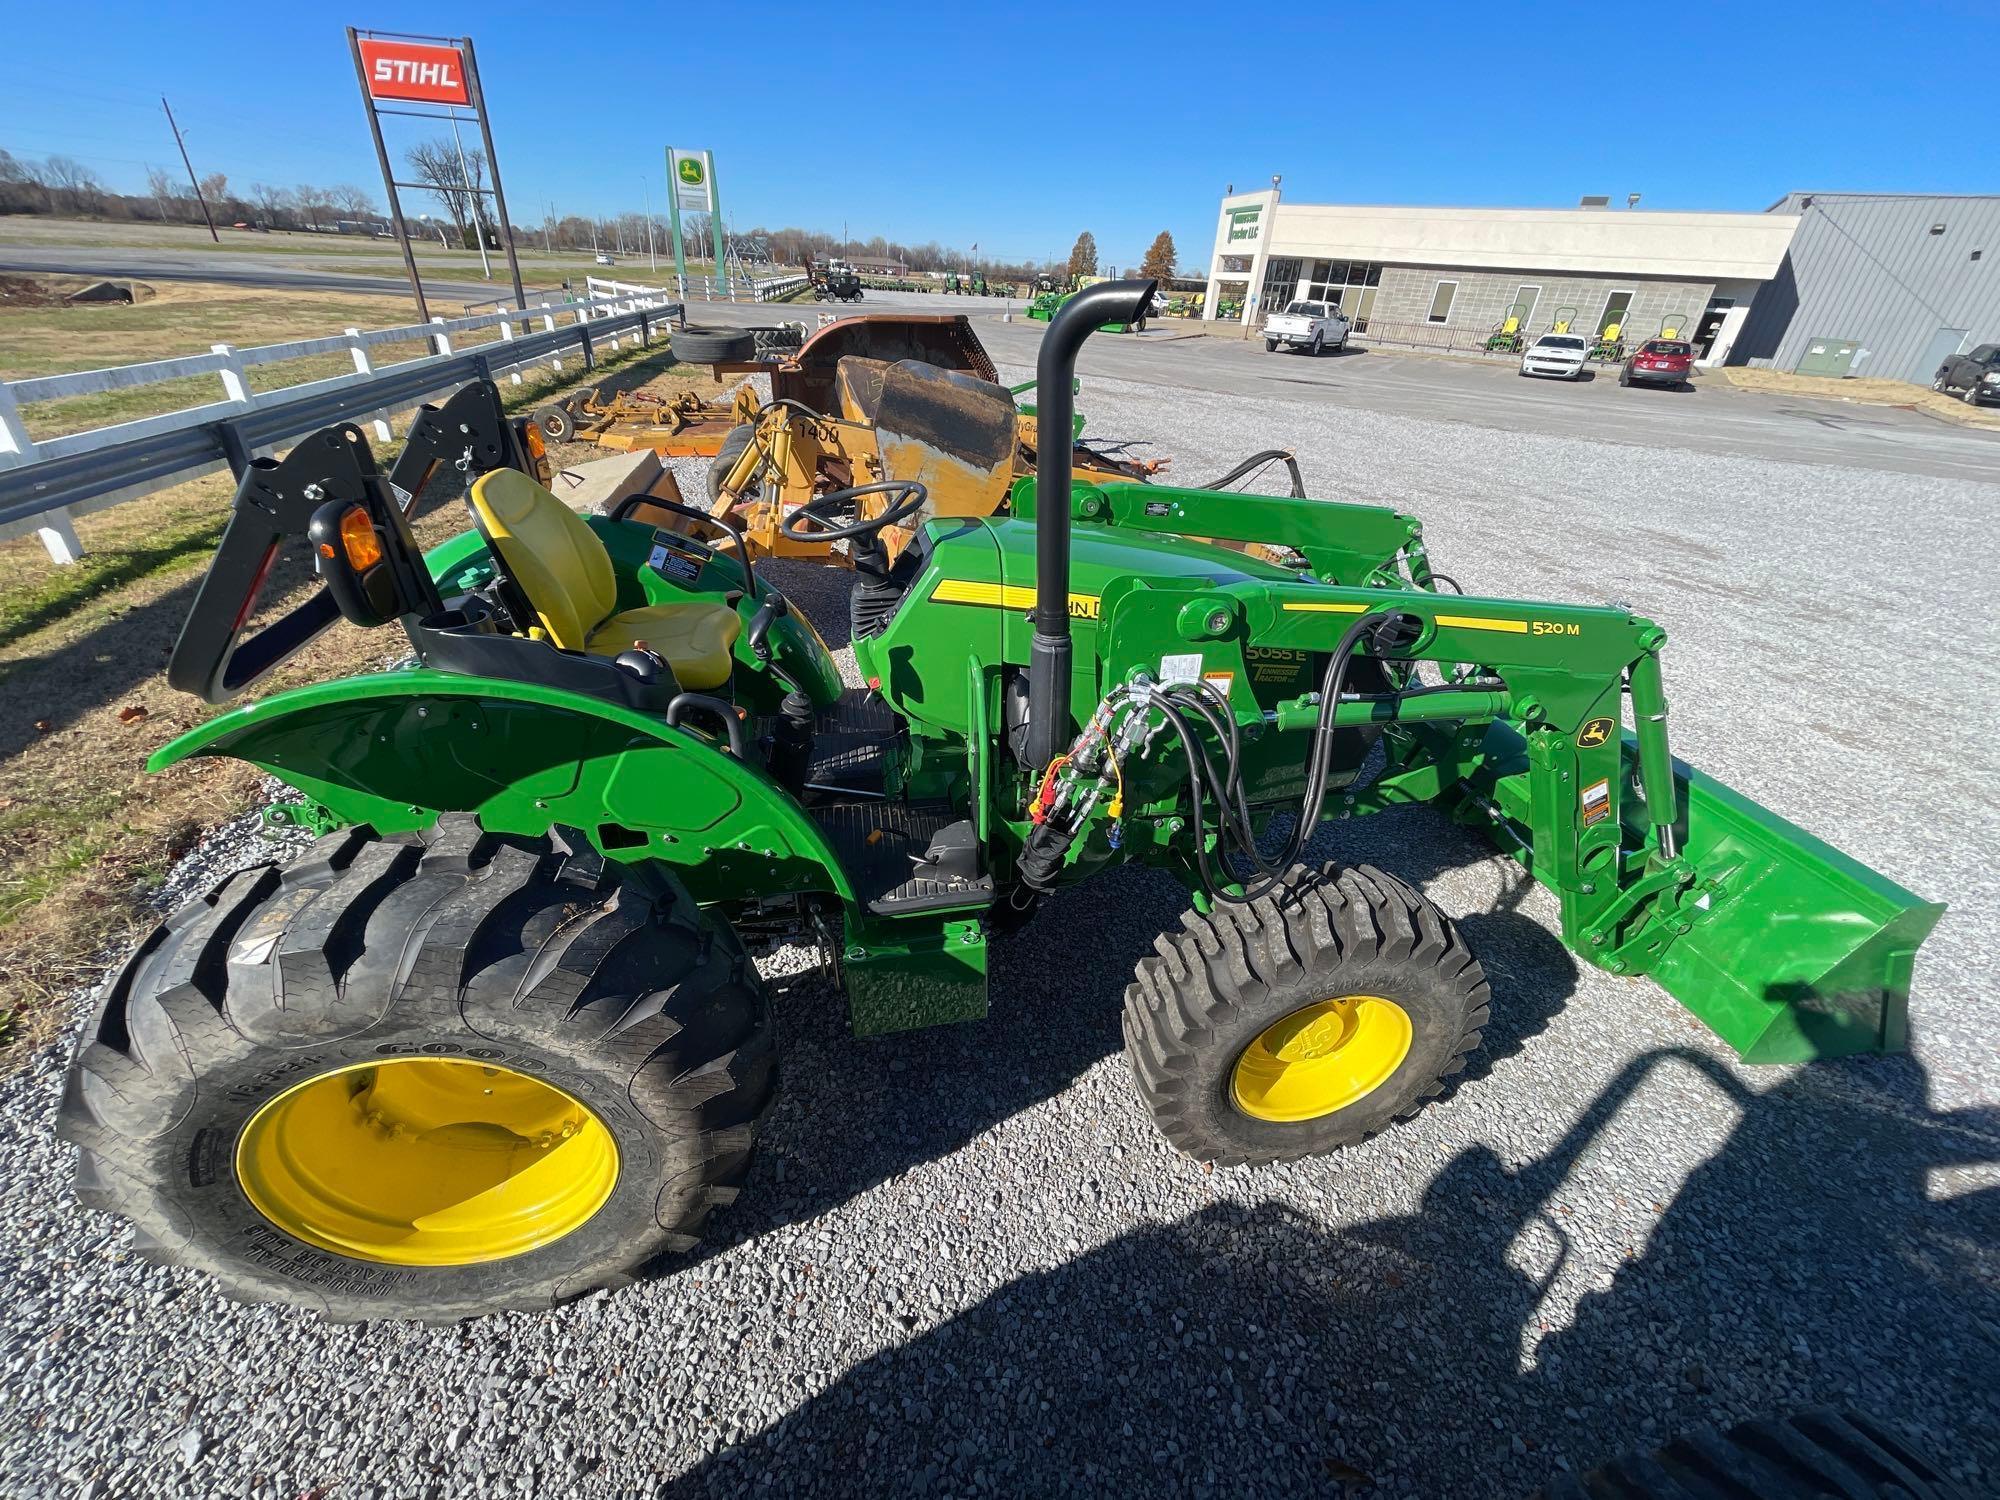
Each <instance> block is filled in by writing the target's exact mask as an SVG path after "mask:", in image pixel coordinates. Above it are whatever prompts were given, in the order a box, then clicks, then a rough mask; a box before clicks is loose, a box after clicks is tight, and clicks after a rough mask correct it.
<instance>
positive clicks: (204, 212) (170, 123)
mask: <svg viewBox="0 0 2000 1500" xmlns="http://www.w3.org/2000/svg"><path fill="white" fill-rule="evenodd" d="M160 108H161V109H164V110H165V111H166V112H167V128H168V129H169V130H171V131H173V133H174V144H175V145H176V146H178V147H180V148H181V165H182V166H184V167H186V168H187V174H188V186H189V187H191V188H193V189H194V201H195V202H197V203H199V204H200V205H201V216H202V218H204V219H206V220H207V221H208V237H209V238H210V239H212V240H214V241H215V243H216V244H218V245H219V244H221V243H222V236H221V235H219V234H217V233H216V232H215V215H214V214H212V213H210V212H209V211H208V200H207V199H206V198H204V197H202V195H201V182H200V180H199V179H198V178H196V176H195V175H194V163H193V162H191V161H189V160H188V148H187V142H186V141H185V140H183V139H182V138H181V128H180V126H178V125H176V124H175V123H174V111H173V106H172V105H170V104H168V103H167V96H166V95H165V94H162V95H160Z"/></svg>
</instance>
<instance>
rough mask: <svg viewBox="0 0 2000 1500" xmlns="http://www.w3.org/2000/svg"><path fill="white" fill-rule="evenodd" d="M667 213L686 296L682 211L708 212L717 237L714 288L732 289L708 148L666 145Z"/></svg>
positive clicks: (721, 291) (720, 291)
mask: <svg viewBox="0 0 2000 1500" xmlns="http://www.w3.org/2000/svg"><path fill="white" fill-rule="evenodd" d="M667 185H668V188H669V191H668V193H667V213H668V215H669V218H670V221H671V223H672V225H673V231H674V275H675V277H676V278H677V280H678V282H679V290H680V294H681V295H682V296H686V295H687V246H686V242H685V240H684V238H683V236H682V233H681V213H682V211H683V210H685V211H686V212H688V213H700V214H707V215H708V220H709V224H710V225H711V226H712V228H713V231H714V234H713V238H714V240H715V290H716V293H717V294H718V295H727V294H728V291H729V272H728V270H727V269H726V268H725V266H724V265H723V259H722V213H721V205H720V199H719V198H718V197H717V195H716V191H715V158H714V157H713V156H711V155H709V153H708V152H706V151H682V150H680V149H679V148H677V147H674V146H669V147H667Z"/></svg>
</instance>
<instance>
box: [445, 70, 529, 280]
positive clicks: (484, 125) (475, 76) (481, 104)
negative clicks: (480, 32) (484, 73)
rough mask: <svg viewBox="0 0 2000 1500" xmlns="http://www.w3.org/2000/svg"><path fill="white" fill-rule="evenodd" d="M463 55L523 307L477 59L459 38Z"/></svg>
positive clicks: (495, 203)
mask: <svg viewBox="0 0 2000 1500" xmlns="http://www.w3.org/2000/svg"><path fill="white" fill-rule="evenodd" d="M458 45H459V49H460V50H461V51H462V52H463V53H464V54H465V81H466V82H467V83H468V84H469V85H471V88H472V107H473V108H474V109H475V110H477V111H478V112H479V138H480V139H481V140H482V141H484V142H485V143H486V169H487V170H488V171H489V172H491V173H492V174H493V207H494V211H495V212H496V213H497V214H498V215H499V216H500V242H501V243H502V244H503V245H505V246H506V247H507V270H508V273H509V274H510V275H512V277H513V278H514V305H515V306H516V307H526V306H527V305H528V294H527V293H526V292H525V291H523V290H522V289H521V260H520V257H519V256H517V255H516V254H515V253H514V222H513V220H511V219H509V218H508V217H507V193H506V190H505V189H504V188H502V187H501V186H500V158H499V157H497V156H495V155H494V154H493V124H492V121H490V120H489V119H487V117H486V94H485V92H484V91H483V90H482V89H481V88H480V87H479V59H478V58H477V57H476V56H474V55H473V51H472V38H471V37H469V36H468V37H461V38H459V44H458Z"/></svg>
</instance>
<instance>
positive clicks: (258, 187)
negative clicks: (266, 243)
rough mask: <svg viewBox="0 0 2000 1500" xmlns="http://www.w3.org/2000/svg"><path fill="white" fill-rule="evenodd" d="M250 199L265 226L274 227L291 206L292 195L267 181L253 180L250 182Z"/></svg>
mask: <svg viewBox="0 0 2000 1500" xmlns="http://www.w3.org/2000/svg"><path fill="white" fill-rule="evenodd" d="M250 201H251V202H252V203H254V204H256V205H257V212H258V215H259V216H260V217H261V218H262V219H263V221H264V225H265V227H266V228H269V229H274V228H276V227H277V226H278V223H279V221H280V220H282V219H283V218H285V217H286V214H287V212H288V211H289V209H290V208H291V202H292V195H291V194H290V193H288V192H286V191H285V189H283V188H281V187H273V186H272V185H271V184H270V183H268V182H253V183H251V184H250Z"/></svg>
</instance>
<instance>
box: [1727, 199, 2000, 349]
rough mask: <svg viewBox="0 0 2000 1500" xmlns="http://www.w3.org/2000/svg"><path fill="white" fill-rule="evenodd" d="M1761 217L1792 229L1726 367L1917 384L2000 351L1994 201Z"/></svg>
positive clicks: (1999, 219) (1804, 204)
mask: <svg viewBox="0 0 2000 1500" xmlns="http://www.w3.org/2000/svg"><path fill="white" fill-rule="evenodd" d="M1771 217H1772V218H1773V219H1783V220H1787V221H1792V222H1796V223H1797V225H1798V228H1797V230H1796V231H1794V232H1793V234H1792V237H1791V246H1790V248H1789V249H1788V250H1787V251H1786V252H1785V256H1784V259H1783V260H1782V261H1781V262H1780V264H1779V266H1778V273H1777V275H1776V276H1775V277H1773V278H1772V281H1771V284H1770V286H1768V287H1767V288H1765V290H1764V291H1763V292H1762V293H1760V294H1759V296H1758V298H1757V301H1756V303H1755V305H1754V306H1753V307H1752V308H1751V310H1750V316H1749V319H1748V320H1747V321H1746V322H1745V324H1744V326H1743V331H1742V334H1741V335H1740V336H1739V337H1738V339H1737V341H1736V346H1735V349H1734V351H1733V353H1732V354H1731V355H1730V360H1729V362H1730V363H1731V364H1752V365H1768V366H1770V367H1772V368H1774V369H1779V370H1797V371H1799V372H1800V373H1802V374H1807V375H1850V374H1851V375H1875V376H1882V377H1885V378H1887V379H1890V380H1915V381H1921V382H1924V383H1928V382H1929V381H1930V378H1931V376H1932V375H1933V374H1935V373H1936V371H1937V367H1938V366H1939V365H1940V364H1942V363H1943V362H1944V360H1945V358H1946V357H1947V356H1948V355H1952V354H1956V353H1958V352H1960V351H1961V350H1963V349H1968V348H1971V347H1972V346H1973V345H1975V344H1984V343H1993V342H2000V267H1996V265H1995V262H1996V261H2000V197H1980V198H1973V197H1922V196H1917V195H1914V194H1905V193H1791V194H1788V195H1787V196H1786V197H1783V198H1781V199H1779V200H1778V201H1777V202H1776V203H1774V204H1773V205H1772V206H1771Z"/></svg>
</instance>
